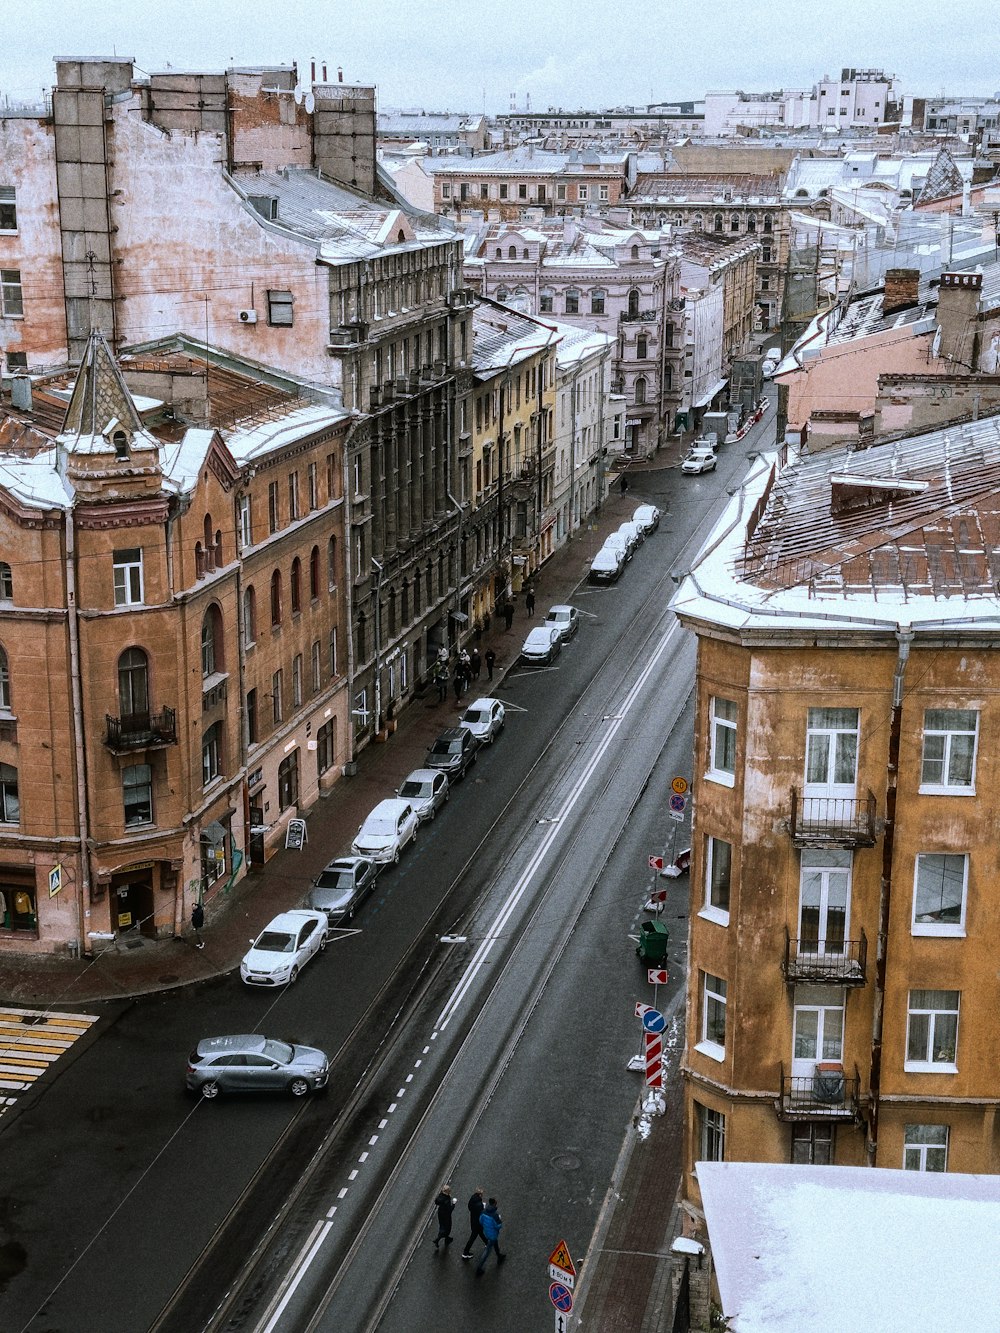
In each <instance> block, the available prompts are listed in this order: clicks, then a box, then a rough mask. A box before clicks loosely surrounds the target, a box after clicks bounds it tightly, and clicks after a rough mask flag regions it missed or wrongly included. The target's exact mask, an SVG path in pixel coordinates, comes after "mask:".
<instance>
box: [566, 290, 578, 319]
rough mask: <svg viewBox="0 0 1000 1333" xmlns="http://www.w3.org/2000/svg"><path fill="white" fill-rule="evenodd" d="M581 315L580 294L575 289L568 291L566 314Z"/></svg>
mask: <svg viewBox="0 0 1000 1333" xmlns="http://www.w3.org/2000/svg"><path fill="white" fill-rule="evenodd" d="M579 313H580V293H579V292H578V291H577V290H576V288H575V287H568V288H567V289H566V314H567V315H578V314H579Z"/></svg>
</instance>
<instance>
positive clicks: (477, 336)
mask: <svg viewBox="0 0 1000 1333" xmlns="http://www.w3.org/2000/svg"><path fill="white" fill-rule="evenodd" d="M558 339H559V334H558V333H557V332H556V331H555V329H554V328H553V327H552V325H551V324H549V323H544V324H543V323H542V322H541V321H540V320H537V319H532V318H531V317H530V316H528V315H522V314H521V313H520V312H519V311H517V310H512V309H511V308H510V307H509V306H502V305H497V304H495V303H494V302H492V301H482V300H478V301H476V304H475V306H474V307H473V311H472V368H473V370H474V372H475V374H476V375H477V376H478V377H479V378H480V379H487V378H489V377H490V376H491V375H494V374H496V373H497V371H501V370H507V369H508V368H509V367H511V366H516V365H518V364H519V363H520V362H521V361H525V360H527V358H528V357H530V356H534V355H536V354H537V353H538V352H539V351H541V350H542V349H543V348H545V347H549V346H552V345H553V344H554V343H556V342H558Z"/></svg>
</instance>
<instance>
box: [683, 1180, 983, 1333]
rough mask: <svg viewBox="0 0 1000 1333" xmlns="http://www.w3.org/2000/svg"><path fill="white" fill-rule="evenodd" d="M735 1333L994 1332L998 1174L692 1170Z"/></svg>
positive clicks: (724, 1303)
mask: <svg viewBox="0 0 1000 1333" xmlns="http://www.w3.org/2000/svg"><path fill="white" fill-rule="evenodd" d="M697 1171H698V1183H699V1186H700V1188H701V1195H702V1200H703V1203H704V1207H705V1217H706V1221H707V1223H708V1232H709V1237H710V1239H711V1244H712V1256H713V1259H714V1263H715V1271H716V1276H717V1278H718V1283H719V1293H720V1296H721V1298H722V1311H723V1314H724V1315H725V1316H726V1317H727V1318H728V1319H729V1321H730V1322H729V1324H728V1325H727V1326H728V1328H729V1329H730V1330H731V1333H803V1330H804V1329H808V1330H809V1333H844V1330H845V1329H857V1330H860V1329H873V1330H878V1333H942V1330H944V1329H952V1328H956V1327H966V1326H967V1327H975V1328H984V1329H990V1328H991V1329H996V1328H998V1327H1000V1320H998V1314H997V1311H998V1310H1000V1264H998V1263H997V1254H998V1253H1000V1176H994V1175H960V1174H958V1173H954V1172H950V1171H949V1172H927V1171H898V1170H891V1169H887V1168H878V1169H875V1170H873V1169H871V1168H869V1167H863V1166H793V1165H788V1164H784V1163H783V1164H775V1163H761V1162H699V1163H698V1166H697Z"/></svg>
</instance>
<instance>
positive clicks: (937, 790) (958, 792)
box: [920, 708, 979, 796]
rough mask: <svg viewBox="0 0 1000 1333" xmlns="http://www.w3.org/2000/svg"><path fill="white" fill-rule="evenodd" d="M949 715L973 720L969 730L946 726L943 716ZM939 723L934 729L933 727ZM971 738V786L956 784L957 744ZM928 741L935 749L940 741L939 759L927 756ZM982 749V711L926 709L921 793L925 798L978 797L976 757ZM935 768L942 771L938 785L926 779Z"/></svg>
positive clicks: (936, 782) (974, 709)
mask: <svg viewBox="0 0 1000 1333" xmlns="http://www.w3.org/2000/svg"><path fill="white" fill-rule="evenodd" d="M947 714H952V715H960V714H965V715H966V716H967V717H973V718H974V719H975V721H974V722H973V724H972V726H971V728H970V727H969V726H964V727H963V726H959V725H950V726H949V725H945V722H944V716H945V715H947ZM934 722H936V723H938V725H932V724H931V723H934ZM968 736H971V737H972V764H971V771H970V774H969V781H968V782H956V781H955V780H954V779H953V777H952V769H953V767H954V764H955V762H956V756H955V755H953V750H954V748H955V742H956V740H957V739H958V738H959V737H968ZM928 741H930V742H931V744H932V746H934V745H935V744H936V743H937V742H938V741H940V743H941V754H940V755H937V756H928V753H927V748H928ZM978 749H979V710H978V709H977V708H926V709H924V737H923V751H922V754H921V758H920V791H921V793H923V794H931V795H944V796H975V794H976V755H977V752H978ZM932 765H936V766H939V768H940V780H939V781H935V780H933V779H929V778H928V777H927V769H928V767H929V766H932Z"/></svg>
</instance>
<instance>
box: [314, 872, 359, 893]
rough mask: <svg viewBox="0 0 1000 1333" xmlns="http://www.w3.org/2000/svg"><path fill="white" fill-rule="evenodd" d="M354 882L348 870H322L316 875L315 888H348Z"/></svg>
mask: <svg viewBox="0 0 1000 1333" xmlns="http://www.w3.org/2000/svg"><path fill="white" fill-rule="evenodd" d="M353 883H354V876H353V874H352V873H351V871H350V870H324V871H321V873H320V874H319V875H318V876H317V879H316V887H317V889H349V888H350V887H351V885H352V884H353Z"/></svg>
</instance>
